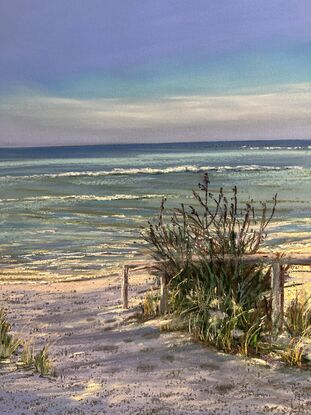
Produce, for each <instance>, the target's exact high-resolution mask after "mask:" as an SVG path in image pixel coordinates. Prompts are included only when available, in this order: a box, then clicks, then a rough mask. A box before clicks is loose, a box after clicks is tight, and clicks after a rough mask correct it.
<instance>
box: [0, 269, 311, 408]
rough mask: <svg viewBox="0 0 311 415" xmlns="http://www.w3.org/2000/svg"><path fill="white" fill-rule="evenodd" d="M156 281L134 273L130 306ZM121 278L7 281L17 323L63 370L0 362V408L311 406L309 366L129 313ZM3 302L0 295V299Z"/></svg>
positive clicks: (0, 291)
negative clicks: (290, 364) (242, 351)
mask: <svg viewBox="0 0 311 415" xmlns="http://www.w3.org/2000/svg"><path fill="white" fill-rule="evenodd" d="M149 283H150V281H147V277H146V276H145V275H143V274H136V275H135V276H133V275H132V276H131V284H132V285H131V291H130V299H131V305H132V306H133V305H135V304H137V302H138V301H139V299H140V298H141V297H142V296H143V292H144V290H145V289H146V286H147V285H148V284H149ZM119 285H120V278H119V277H118V276H111V277H106V278H100V279H96V280H89V281H76V282H68V283H53V284H52V283H50V284H28V285H26V284H15V285H2V286H0V301H1V302H2V301H3V300H4V302H5V304H6V307H7V308H8V317H9V320H10V321H11V322H15V323H14V327H13V330H14V332H16V333H18V334H19V335H21V336H23V337H24V338H32V339H33V340H34V343H35V345H36V348H37V349H38V348H39V347H42V345H43V344H44V343H45V342H49V343H50V352H51V356H52V358H53V361H54V365H55V368H56V371H57V377H56V378H52V377H51V378H43V377H40V376H39V375H35V374H33V373H32V372H31V371H22V370H18V371H16V370H15V366H14V365H11V366H10V365H5V366H2V367H0V414H1V415H8V414H10V415H43V414H50V415H52V414H53V415H70V414H80V415H82V414H87V415H95V414H98V415H102V414H111V415H121V414H127V415H134V414H136V415H138V414H142V415H144V414H159V415H164V414H176V415H177V414H178V415H187V414H206V415H208V414H214V415H215V414H219V415H220V414H221V415H224V414H240V415H242V414H311V376H310V372H309V371H302V370H299V369H295V368H293V369H291V368H286V367H284V366H282V365H279V364H278V365H275V364H273V363H271V364H270V365H269V364H267V363H265V362H263V361H261V360H254V359H245V358H242V357H239V356H231V355H225V354H222V353H219V352H217V351H215V350H213V349H211V348H206V347H204V346H202V345H200V344H197V343H194V342H192V341H191V339H190V337H189V336H188V335H187V334H183V333H178V332H175V333H164V332H160V330H159V322H158V321H157V320H154V321H148V322H146V323H144V324H142V323H139V322H137V321H136V320H133V319H131V317H133V309H130V310H129V311H127V312H123V310H122V309H121V306H120V301H119V297H120V287H119ZM0 304H1V303H0Z"/></svg>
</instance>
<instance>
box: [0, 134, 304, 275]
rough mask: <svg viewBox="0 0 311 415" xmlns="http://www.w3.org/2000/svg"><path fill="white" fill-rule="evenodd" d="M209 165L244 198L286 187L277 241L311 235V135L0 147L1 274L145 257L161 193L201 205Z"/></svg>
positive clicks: (66, 271)
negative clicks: (198, 192) (145, 230)
mask: <svg viewBox="0 0 311 415" xmlns="http://www.w3.org/2000/svg"><path fill="white" fill-rule="evenodd" d="M205 172H209V175H210V180H211V190H214V191H216V190H217V189H218V188H219V187H221V186H222V187H224V189H225V190H227V191H230V189H231V188H232V187H233V186H234V185H237V187H238V191H239V199H240V200H241V201H246V200H248V199H249V198H253V199H254V200H256V201H258V202H259V201H271V199H272V197H273V196H274V194H275V193H277V194H278V205H277V211H276V215H275V218H274V221H273V223H272V225H271V226H270V229H271V236H270V238H269V239H268V244H270V246H272V247H274V248H278V249H282V247H284V246H285V245H286V246H288V245H292V246H294V247H296V250H300V249H301V248H303V247H305V246H306V245H308V244H310V243H311V236H310V235H311V215H310V213H311V140H310V141H306V140H304V141H293V140H290V141H273V142H268V141H258V142H255V141H252V142H245V141H244V142H214V143H198V142H197V143H178V144H133V145H102V146H77V147H49V148H18V149H0V175H1V176H0V223H1V231H0V252H1V256H0V262H1V275H2V276H5V275H9V276H12V278H15V279H16V278H18V277H17V276H16V272H15V274H14V273H12V269H15V270H16V269H19V270H20V272H21V270H23V271H24V272H25V275H26V277H25V278H26V279H27V275H29V278H31V276H33V275H34V274H36V275H37V276H38V275H39V276H40V275H41V276H42V279H44V278H48V277H49V278H56V277H57V276H58V277H59V276H61V277H62V278H65V279H66V278H71V277H76V278H83V277H90V276H98V275H102V274H103V273H105V271H107V270H109V269H112V268H113V267H116V266H118V264H121V263H122V262H123V261H126V260H127V259H130V258H134V257H142V256H143V255H145V251H146V247H145V246H144V244H143V243H142V239H141V237H140V229H141V227H142V226H144V225H146V224H147V221H148V220H149V219H150V218H152V217H153V216H154V215H155V214H156V213H157V210H158V208H159V205H160V201H161V198H162V197H163V196H165V197H166V198H167V200H168V201H167V204H168V208H173V207H174V206H178V205H179V204H180V203H181V202H183V203H185V204H187V203H190V204H191V203H193V200H192V194H191V189H193V188H196V187H197V184H198V182H199V181H200V180H201V179H202V177H203V174H204V173H205ZM268 206H271V203H269V202H268ZM10 270H11V271H10ZM27 272H28V274H27ZM13 274H14V275H13Z"/></svg>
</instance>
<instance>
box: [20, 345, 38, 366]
mask: <svg viewBox="0 0 311 415" xmlns="http://www.w3.org/2000/svg"><path fill="white" fill-rule="evenodd" d="M34 355H35V352H34V346H33V344H32V343H31V342H30V341H25V342H24V343H23V351H22V353H21V363H22V365H23V366H24V367H25V368H31V367H32V366H33V365H34Z"/></svg>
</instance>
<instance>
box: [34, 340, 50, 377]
mask: <svg viewBox="0 0 311 415" xmlns="http://www.w3.org/2000/svg"><path fill="white" fill-rule="evenodd" d="M34 369H35V372H37V373H39V374H40V375H41V376H47V375H51V374H53V364H52V362H51V359H50V356H49V347H48V345H45V346H44V347H43V348H42V349H41V350H40V351H39V352H38V353H37V354H36V355H35V356H34Z"/></svg>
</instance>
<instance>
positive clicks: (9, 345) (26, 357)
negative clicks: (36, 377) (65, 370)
mask: <svg viewBox="0 0 311 415" xmlns="http://www.w3.org/2000/svg"><path fill="white" fill-rule="evenodd" d="M10 331H11V325H10V323H9V322H8V321H7V314H6V312H5V310H4V309H3V308H2V309H0V363H1V361H5V360H7V359H11V358H12V356H13V355H16V359H15V362H16V364H17V365H19V367H23V368H25V369H34V371H35V372H37V373H40V375H42V376H46V375H53V374H54V369H53V365H52V362H51V359H50V356H49V350H48V345H45V346H44V347H43V348H42V349H41V350H40V351H39V352H38V353H37V354H35V352H34V346H33V344H32V342H30V341H23V340H22V339H20V338H18V337H16V336H14V335H12V334H11V333H10Z"/></svg>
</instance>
